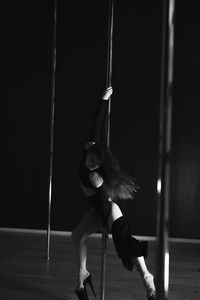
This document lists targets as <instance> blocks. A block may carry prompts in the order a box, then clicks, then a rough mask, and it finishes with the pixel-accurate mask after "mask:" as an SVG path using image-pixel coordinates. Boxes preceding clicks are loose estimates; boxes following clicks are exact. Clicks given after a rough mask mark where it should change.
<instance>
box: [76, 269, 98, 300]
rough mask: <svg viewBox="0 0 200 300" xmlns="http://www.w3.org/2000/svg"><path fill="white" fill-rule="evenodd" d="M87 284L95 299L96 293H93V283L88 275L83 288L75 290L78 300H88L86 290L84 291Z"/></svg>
mask: <svg viewBox="0 0 200 300" xmlns="http://www.w3.org/2000/svg"><path fill="white" fill-rule="evenodd" d="M87 284H89V286H90V288H91V290H92V292H93V295H94V297H95V298H96V293H95V290H94V287H93V283H92V276H91V274H90V275H89V276H88V277H87V278H86V279H84V281H83V287H80V288H77V289H76V290H75V293H76V295H77V297H78V299H79V300H89V298H88V295H87V290H86V286H87Z"/></svg>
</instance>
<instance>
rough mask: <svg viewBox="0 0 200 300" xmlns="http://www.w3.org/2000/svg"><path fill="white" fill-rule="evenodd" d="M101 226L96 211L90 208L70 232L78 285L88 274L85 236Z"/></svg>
mask: <svg viewBox="0 0 200 300" xmlns="http://www.w3.org/2000/svg"><path fill="white" fill-rule="evenodd" d="M101 226H102V222H101V219H100V217H99V216H98V214H97V213H96V211H95V210H94V209H93V208H91V209H90V210H89V211H88V213H87V214H86V215H85V216H84V217H83V219H82V220H81V221H80V222H79V223H78V225H77V226H76V228H75V229H74V231H73V232H72V241H73V243H74V245H75V250H76V255H77V261H78V286H77V288H80V287H83V281H84V279H85V278H87V276H88V275H89V272H88V270H87V266H86V263H87V245H86V242H85V240H86V238H87V237H88V236H90V235H91V234H92V233H95V232H96V231H97V230H98V229H100V228H101Z"/></svg>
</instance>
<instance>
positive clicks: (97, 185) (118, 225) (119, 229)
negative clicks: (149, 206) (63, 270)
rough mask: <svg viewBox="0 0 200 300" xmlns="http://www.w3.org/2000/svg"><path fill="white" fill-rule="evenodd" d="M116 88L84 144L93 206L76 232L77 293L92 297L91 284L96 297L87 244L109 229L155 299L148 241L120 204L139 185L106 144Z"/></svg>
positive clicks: (84, 179) (84, 173)
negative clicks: (94, 235)
mask: <svg viewBox="0 0 200 300" xmlns="http://www.w3.org/2000/svg"><path fill="white" fill-rule="evenodd" d="M112 92H113V90H112V87H109V88H107V89H106V90H105V91H104V93H103V95H102V97H101V99H100V100H99V103H98V107H97V111H96V114H95V116H94V120H93V126H92V132H91V134H90V136H89V139H88V141H87V142H86V144H85V145H84V151H83V154H82V158H81V161H80V164H79V176H80V184H81V189H82V191H83V193H84V195H85V196H86V197H87V199H88V201H89V203H90V205H91V208H90V210H89V211H88V213H87V214H86V215H85V216H84V217H83V219H82V220H81V221H80V222H79V224H78V225H77V226H76V228H75V229H74V231H73V232H72V241H73V243H74V245H75V249H76V253H77V259H78V284H77V287H76V289H75V293H76V295H77V297H78V299H80V300H88V295H87V291H86V286H87V284H89V285H90V287H91V289H92V291H93V294H94V296H95V297H96V294H95V291H94V288H93V284H92V277H91V273H90V272H89V271H88V270H87V266H86V262H87V246H86V243H85V240H86V239H87V238H88V237H89V236H90V235H91V234H92V233H95V232H97V231H98V230H100V229H101V228H102V227H103V228H104V229H106V228H108V229H109V230H110V231H111V233H112V237H113V242H114V245H115V248H116V251H117V254H118V256H119V258H120V259H121V260H122V263H123V265H124V267H125V268H126V269H127V270H129V271H132V270H133V266H134V265H135V266H136V269H137V270H138V272H139V274H140V276H141V278H142V281H143V284H144V287H145V290H146V295H147V298H148V299H149V300H153V299H155V285H154V277H153V275H152V274H151V273H150V272H149V271H148V269H147V267H146V264H145V258H146V256H147V251H148V250H147V246H148V244H147V242H141V241H138V240H137V239H135V238H134V237H132V236H131V234H130V230H129V224H128V222H127V220H126V218H125V217H124V216H123V214H122V211H121V209H120V207H119V203H118V202H119V199H122V200H123V199H124V200H125V199H133V198H134V194H135V193H136V191H137V187H136V185H135V183H134V181H133V180H132V178H131V177H130V176H129V175H128V174H126V173H124V172H123V171H122V170H121V169H120V166H119V163H118V161H117V159H116V158H115V157H114V155H113V154H112V152H111V151H110V150H109V149H108V147H107V146H106V144H105V120H106V109H107V105H108V100H109V98H110V96H111V95H112Z"/></svg>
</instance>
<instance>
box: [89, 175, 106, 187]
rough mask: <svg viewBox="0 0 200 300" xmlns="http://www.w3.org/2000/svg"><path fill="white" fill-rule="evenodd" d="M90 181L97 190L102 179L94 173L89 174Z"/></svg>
mask: <svg viewBox="0 0 200 300" xmlns="http://www.w3.org/2000/svg"><path fill="white" fill-rule="evenodd" d="M90 181H91V183H92V185H93V186H94V187H95V188H99V187H100V186H102V184H103V178H102V177H101V175H99V173H98V172H95V171H93V172H91V173H90Z"/></svg>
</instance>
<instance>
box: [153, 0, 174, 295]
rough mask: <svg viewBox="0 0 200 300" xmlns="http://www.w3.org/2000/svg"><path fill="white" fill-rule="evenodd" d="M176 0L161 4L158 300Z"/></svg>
mask: <svg viewBox="0 0 200 300" xmlns="http://www.w3.org/2000/svg"><path fill="white" fill-rule="evenodd" d="M174 13H175V0H163V28H162V66H161V68H162V69H161V102H160V125H159V161H158V179H157V199H158V210H157V265H156V272H157V273H156V280H157V300H167V299H168V294H169V245H168V237H169V202H170V166H171V132H172V86H173V58H174Z"/></svg>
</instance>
